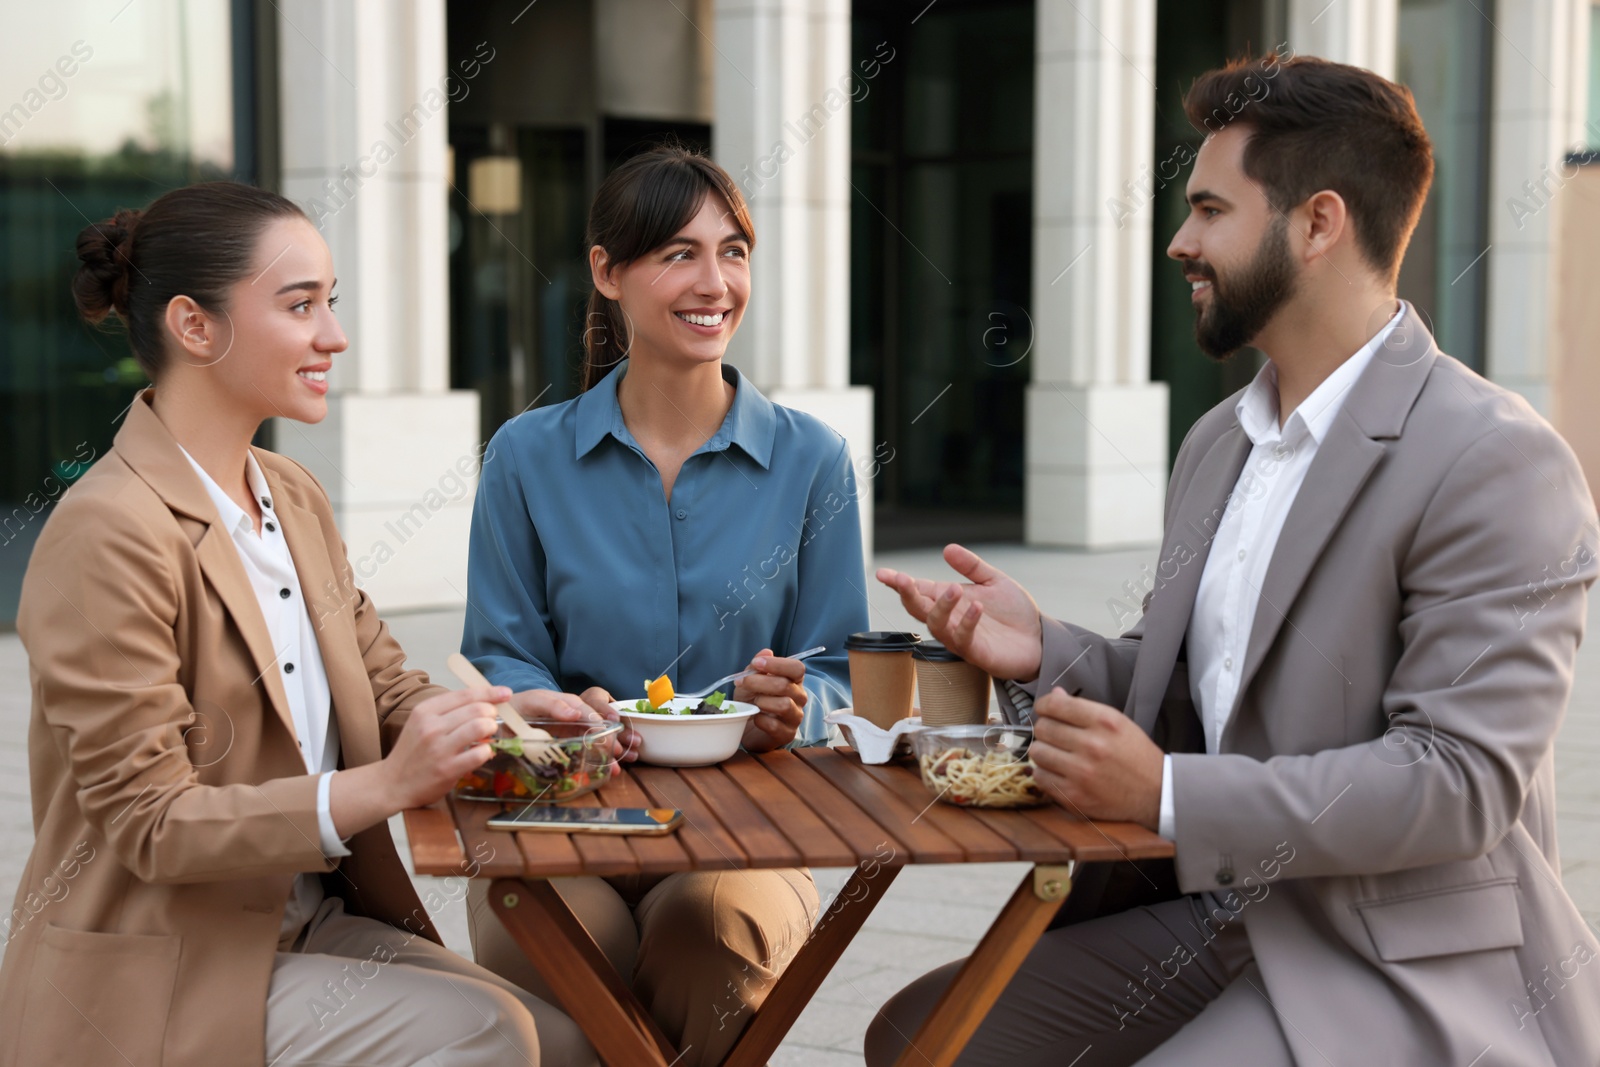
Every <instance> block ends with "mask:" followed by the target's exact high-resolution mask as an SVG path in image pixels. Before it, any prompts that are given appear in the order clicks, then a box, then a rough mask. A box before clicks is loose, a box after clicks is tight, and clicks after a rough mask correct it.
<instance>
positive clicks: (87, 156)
mask: <svg viewBox="0 0 1600 1067" xmlns="http://www.w3.org/2000/svg"><path fill="white" fill-rule="evenodd" d="M251 8H252V5H250V4H247V3H234V4H227V3H213V2H198V0H139V2H138V3H134V4H126V3H125V2H124V0H116V2H106V3H84V4H74V5H66V6H63V5H50V4H21V5H13V6H12V9H11V10H9V11H8V17H7V24H6V29H5V32H4V33H3V34H0V627H7V626H10V625H12V624H13V622H14V620H15V617H16V606H17V596H18V593H19V591H20V588H21V580H22V573H23V570H24V568H25V567H26V565H27V560H28V555H29V553H30V551H31V549H32V545H33V542H34V540H35V539H36V538H37V537H38V533H39V529H40V527H41V526H43V524H44V520H45V518H46V517H47V516H48V514H49V511H50V509H51V507H52V506H53V505H54V504H55V502H56V501H57V500H59V499H60V498H61V494H62V493H64V492H65V491H66V489H67V488H68V487H69V486H70V485H71V484H72V483H73V482H74V481H75V480H77V479H78V478H79V477H81V476H82V475H83V473H84V471H86V470H88V468H89V466H90V464H91V463H93V461H94V460H95V459H97V458H98V457H100V456H102V455H104V454H105V452H106V450H107V449H109V448H110V447H111V442H112V438H113V437H114V436H115V435H116V432H117V429H118V428H119V426H120V425H121V417H122V414H123V412H124V411H126V410H127V406H128V404H129V402H130V401H131V400H132V399H133V396H134V393H135V392H136V391H137V390H138V389H140V388H141V387H142V386H143V385H145V384H146V383H145V379H144V376H143V374H141V373H140V371H139V369H138V367H137V365H135V363H134V361H133V358H132V355H131V353H130V351H129V349H128V346H127V342H126V340H125V339H123V338H122V337H120V336H118V335H116V334H115V333H102V332H99V331H95V330H92V329H89V328H87V327H85V326H84V325H83V324H82V323H81V321H80V320H79V319H78V315H77V312H76V310H75V309H74V307H73V302H72V294H71V291H70V288H69V287H70V285H71V281H72V277H73V274H74V272H75V271H76V269H77V256H76V252H75V240H76V238H77V235H78V231H79V230H81V229H82V228H83V227H84V226H86V225H88V224H89V223H90V222H91V221H98V220H100V219H103V218H106V217H107V216H109V215H110V214H111V213H112V212H114V211H115V210H116V209H118V208H124V207H142V206H144V205H146V204H148V203H149V202H150V201H152V200H154V199H155V198H156V197H158V196H160V195H161V194H162V193H163V192H166V191H167V190H169V189H173V188H177V187H179V186H182V185H187V184H189V183H192V182H196V181H207V180H214V179H220V178H230V177H234V178H243V179H245V180H249V179H251V178H253V177H254V175H253V174H245V173H241V172H240V170H239V167H238V165H237V162H236V160H238V159H239V157H240V156H243V157H244V161H245V165H246V166H247V167H248V166H251V165H252V164H251V163H250V162H249V161H250V160H253V159H254V158H255V155H254V153H253V152H245V153H238V152H236V140H237V139H238V138H240V137H246V138H248V137H250V136H252V131H251V130H249V129H245V128H241V126H242V125H243V124H242V123H241V122H240V121H239V118H238V116H237V115H236V111H237V112H239V113H240V114H242V115H244V116H248V115H249V114H250V113H251V112H252V109H251V108H249V107H244V108H242V109H241V108H236V106H235V105H236V103H239V101H236V95H237V93H236V90H235V87H236V86H243V87H244V91H245V92H246V94H249V93H250V89H249V88H248V87H249V86H250V84H251V81H252V80H253V77H254V74H253V71H252V70H250V69H249V67H250V66H251V63H252V59H251V57H252V55H253V53H252V51H251V50H250V48H249V41H250V40H251V31H252V23H253V20H252V18H251V17H250V10H251ZM241 41H242V42H243V43H244V47H243V48H242V50H241V49H240V47H239V45H240V42H241ZM241 52H242V55H241ZM241 58H242V59H243V62H242V63H241V61H240V60H241ZM245 122H246V123H247V122H248V118H246V120H245Z"/></svg>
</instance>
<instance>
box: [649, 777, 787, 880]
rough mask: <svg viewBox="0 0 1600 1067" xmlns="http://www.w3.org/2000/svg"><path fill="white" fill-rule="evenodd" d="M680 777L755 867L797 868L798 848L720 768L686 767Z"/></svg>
mask: <svg viewBox="0 0 1600 1067" xmlns="http://www.w3.org/2000/svg"><path fill="white" fill-rule="evenodd" d="M678 776H679V777H680V778H682V779H683V780H684V781H686V782H688V783H689V786H690V788H692V789H693V790H694V791H695V792H696V793H698V794H699V795H700V799H701V800H704V801H705V802H706V806H707V807H709V808H710V809H711V811H712V813H713V814H715V815H716V817H717V821H718V822H720V823H722V825H723V826H725V827H727V828H728V830H729V831H730V832H731V833H732V834H733V836H734V837H735V838H736V839H737V840H738V842H739V844H740V845H741V846H742V847H743V848H744V851H745V855H746V856H747V857H748V858H749V861H750V866H752V867H798V866H800V865H801V863H802V862H803V860H802V858H801V856H800V851H799V849H797V848H795V847H794V846H793V845H792V844H790V843H789V839H788V838H787V837H785V836H783V833H782V831H780V830H779V829H778V828H777V826H775V825H774V824H773V821H772V820H771V819H769V818H768V817H767V816H766V814H765V813H763V812H762V810H761V809H760V807H758V806H757V805H755V804H752V803H750V798H749V797H748V796H746V795H745V792H744V790H743V789H740V788H739V785H738V783H737V782H735V781H734V780H733V779H732V778H729V777H728V776H727V775H726V774H724V773H723V772H722V768H721V767H685V768H683V769H682V770H680V771H679V772H678Z"/></svg>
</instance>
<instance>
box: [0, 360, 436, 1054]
mask: <svg viewBox="0 0 1600 1067" xmlns="http://www.w3.org/2000/svg"><path fill="white" fill-rule="evenodd" d="M151 395H152V393H151V392H150V391H146V393H144V394H143V395H141V396H140V398H139V399H138V400H137V401H135V403H134V404H133V406H132V408H131V409H130V410H129V412H128V415H127V419H126V421H125V423H124V424H123V427H122V429H121V430H120V431H119V432H118V433H117V437H116V443H115V446H114V447H113V448H112V449H111V451H110V452H108V453H107V454H106V455H105V457H104V458H102V459H101V460H100V462H98V463H96V464H95V465H94V467H93V468H92V469H91V470H90V471H89V473H88V474H86V475H85V476H84V478H83V479H82V480H81V481H80V482H79V483H78V484H76V485H75V486H73V488H72V490H71V491H70V492H69V493H67V494H66V496H65V497H64V498H63V499H62V501H61V503H60V504H59V505H58V506H57V508H56V510H55V512H54V514H53V515H51V517H50V520H49V522H47V523H46V524H45V527H44V529H43V531H42V533H41V534H40V537H39V541H38V544H37V545H36V546H35V548H34V551H33V558H32V560H31V561H30V563H29V566H28V572H27V576H26V578H25V580H24V582H23V589H22V604H21V609H20V612H19V617H18V620H17V629H18V631H19V632H20V634H21V636H22V641H23V644H24V645H25V646H26V648H27V651H28V658H29V674H30V677H31V681H32V688H33V715H32V720H31V722H30V725H29V731H28V758H29V779H30V785H31V789H32V794H33V826H34V835H35V841H34V846H33V852H32V855H31V856H30V857H29V859H28V865H27V868H26V870H25V871H24V873H23V876H22V883H21V885H20V886H19V887H18V890H17V897H16V903H15V905H14V907H13V910H12V913H11V916H10V919H11V921H10V923H9V924H8V925H7V927H6V931H5V933H6V938H7V940H6V945H5V960H4V964H3V966H0V1064H5V1065H12V1064H15V1065H18V1067H24V1065H25V1067H39V1065H42V1064H47V1063H70V1064H111V1063H117V1064H124V1063H126V1064H133V1065H135V1067H154V1065H157V1064H164V1065H169V1067H172V1065H186V1064H193V1065H196V1067H199V1065H208V1067H209V1065H234V1064H237V1065H239V1067H245V1065H250V1067H261V1064H262V1063H263V1062H264V1060H265V1052H264V1034H265V1014H266V1003H267V986H268V982H269V980H270V978H271V975H272V965H273V955H274V953H275V952H276V950H277V943H278V936H279V924H280V922H281V919H282V915H283V909H284V904H285V902H286V901H287V899H288V896H289V891H290V885H291V882H292V881H293V879H294V877H295V876H296V875H297V874H299V873H301V872H304V871H315V872H321V873H322V874H323V882H324V885H325V886H326V888H327V891H328V892H329V893H333V894H338V895H339V896H341V897H343V898H344V900H345V902H346V907H347V908H348V910H350V911H351V912H353V913H356V914H361V915H368V916H372V917H374V918H378V919H382V920H385V921H387V922H390V923H393V924H395V925H397V926H402V927H404V928H406V929H408V930H410V931H412V932H413V933H417V934H420V935H422V936H426V937H429V938H432V939H434V940H438V936H437V934H436V933H435V932H434V930H433V927H432V924H431V923H430V922H429V921H428V916H427V912H426V911H425V910H424V909H423V907H422V905H421V903H420V902H419V901H418V899H417V896H416V893H415V892H414V891H413V889H412V887H411V882H410V880H409V879H408V878H407V876H406V873H405V870H404V868H403V867H402V866H401V863H400V859H399V857H398V855H397V854H396V852H395V847H394V843H393V841H392V840H391V838H390V835H389V830H388V827H387V825H386V824H383V823H380V824H379V825H377V826H374V827H372V828H370V829H368V830H365V831H363V832H362V833H359V834H357V835H355V837H354V838H353V839H352V840H351V841H350V850H351V854H350V855H349V856H347V857H344V858H343V859H342V860H339V861H333V860H329V859H328V858H327V857H325V856H324V855H323V854H322V852H321V851H320V849H319V837H318V832H317V815H316V785H317V779H316V777H315V776H313V775H308V774H307V773H306V769H305V764H304V762H303V761H302V759H301V756H300V753H299V750H298V748H297V747H296V742H295V738H294V733H293V727H292V725H291V724H292V720H291V718H290V713H289V705H288V701H287V699H286V697H285V694H284V690H283V684H282V681H281V679H280V676H279V672H278V671H277V670H276V669H275V666H276V659H277V655H276V653H275V652H274V650H273V648H272V645H271V642H270V640H269V636H268V633H267V629H266V624H265V622H264V620H263V618H262V615H261V609H260V606H259V604H258V602H257V601H256V598H255V594H254V592H253V591H252V589H251V587H250V584H249V579H248V578H247V577H246V575H245V571H244V568H243V565H242V564H241V563H240V561H239V556H238V552H237V550H236V549H235V547H234V546H233V544H232V543H231V542H230V540H229V536H228V531H227V530H225V529H223V528H222V525H221V521H220V519H219V518H218V516H217V513H216V509H215V508H214V507H213V505H212V503H211V500H210V498H209V497H208V496H207V495H206V492H205V489H204V488H203V487H202V486H201V484H200V481H199V479H198V478H197V477H196V476H195V474H194V471H193V470H192V468H190V466H189V464H188V463H187V461H186V460H185V459H184V457H183V454H182V452H181V451H180V450H179V448H178V445H177V443H176V442H175V441H174V440H173V438H172V436H171V435H170V434H169V433H168V432H167V430H166V427H165V426H163V425H162V423H161V421H160V420H159V419H158V418H157V417H156V416H155V413H154V412H153V411H152V410H151V408H150V406H149V403H148V400H149V398H150V396H151ZM255 454H256V459H257V460H258V461H259V462H260V464H261V468H262V470H263V472H264V473H265V475H266V478H267V484H268V485H269V486H270V487H271V491H272V497H273V504H274V507H275V510H276V511H277V513H278V516H279V519H280V521H281V522H282V523H283V529H284V533H285V535H286V536H287V537H288V540H289V547H290V550H291V552H292V553H293V554H294V561H295V568H296V570H297V571H298V573H299V577H300V583H301V587H302V589H303V590H304V592H305V595H306V596H307V597H309V598H311V600H312V604H311V616H312V618H313V620H315V624H316V631H317V641H318V643H319V644H320V646H321V649H322V658H323V662H324V664H325V666H326V668H327V674H328V685H329V688H330V690H331V692H332V697H333V713H334V715H335V717H336V719H337V721H338V724H339V735H340V748H341V751H342V753H343V757H342V763H343V765H344V766H346V767H350V766H355V765H357V764H362V763H369V762H372V761H374V760H377V759H379V758H381V756H382V754H383V747H384V746H383V745H382V744H380V729H382V730H384V731H386V736H385V739H386V740H388V739H392V735H393V733H394V732H395V731H397V730H398V728H399V724H400V722H401V721H402V720H403V719H404V717H405V715H406V714H408V713H409V709H410V708H411V707H412V706H413V705H415V704H416V703H417V702H418V701H420V700H422V699H423V698H425V697H428V696H431V695H432V694H434V693H436V692H440V691H441V690H440V689H439V688H438V687H436V686H432V685H430V684H429V682H428V679H427V676H426V675H424V674H423V673H422V672H421V671H408V670H406V669H405V655H404V653H403V652H402V651H401V649H400V646H399V645H397V644H396V643H395V641H394V639H393V638H392V637H390V636H389V632H388V629H387V627H385V626H384V624H383V623H382V622H380V621H379V619H378V616H377V612H376V611H375V610H374V609H373V606H372V603H371V602H370V601H369V600H368V599H367V597H366V596H365V594H363V593H361V592H360V591H359V590H358V589H356V588H355V584H354V578H353V575H352V574H351V570H350V566H349V564H348V563H347V562H346V559H345V553H344V547H343V544H342V543H341V541H340V539H339V532H338V530H337V529H335V528H334V522H333V512H332V509H331V507H330V505H329V502H328V498H327V495H326V494H325V493H324V492H323V490H322V487H321V486H320V485H319V484H318V483H317V481H316V479H315V478H313V477H312V476H311V475H310V474H309V473H308V472H307V471H306V470H305V469H304V468H302V467H300V466H299V465H298V464H296V463H295V462H293V461H292V460H289V459H285V458H284V457H282V456H278V455H275V454H273V453H271V452H266V451H262V450H260V449H256V450H255Z"/></svg>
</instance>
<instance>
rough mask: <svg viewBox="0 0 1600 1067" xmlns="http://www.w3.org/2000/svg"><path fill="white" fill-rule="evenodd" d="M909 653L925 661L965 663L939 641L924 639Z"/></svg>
mask: <svg viewBox="0 0 1600 1067" xmlns="http://www.w3.org/2000/svg"><path fill="white" fill-rule="evenodd" d="M911 655H912V656H913V657H914V658H916V659H920V660H923V661H925V662H927V663H965V662H966V660H964V659H962V658H961V657H960V656H958V655H956V654H955V653H954V652H951V651H950V650H949V649H948V648H945V647H944V643H943V642H940V641H931V640H925V641H923V642H922V643H921V644H919V645H917V647H916V648H913V649H912V650H911Z"/></svg>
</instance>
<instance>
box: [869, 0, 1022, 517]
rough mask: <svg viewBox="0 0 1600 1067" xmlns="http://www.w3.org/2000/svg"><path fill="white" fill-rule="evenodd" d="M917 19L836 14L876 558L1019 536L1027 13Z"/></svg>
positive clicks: (949, 12)
mask: <svg viewBox="0 0 1600 1067" xmlns="http://www.w3.org/2000/svg"><path fill="white" fill-rule="evenodd" d="M924 6H926V5H921V4H919V5H916V7H913V8H907V7H906V6H905V5H904V4H900V3H897V2H894V0H856V3H855V4H854V5H853V7H852V26H853V44H852V53H851V54H852V58H853V60H854V61H855V62H856V63H857V64H858V65H857V67H856V69H857V70H861V71H872V73H871V74H870V75H868V79H869V80H866V81H865V82H864V84H865V85H866V86H868V88H867V90H866V91H865V93H864V95H862V96H860V97H858V98H857V100H856V102H855V103H854V104H853V105H852V111H851V122H852V141H853V144H852V151H851V184H852V187H853V188H852V193H851V202H850V241H851V270H850V286H851V294H850V351H851V381H853V382H855V383H856V384H858V385H870V386H872V387H873V389H874V397H875V403H876V426H877V428H878V429H877V433H878V435H879V437H880V438H882V439H883V440H885V441H887V442H889V443H890V444H891V445H893V446H894V448H895V449H896V453H895V454H896V455H897V456H898V457H899V458H897V459H895V460H894V462H892V463H886V464H885V465H884V468H883V472H882V474H881V475H880V476H879V477H878V478H877V479H875V481H874V490H875V493H876V496H875V500H876V501H877V505H878V506H877V510H876V514H875V520H876V527H877V529H876V531H875V536H876V538H877V544H878V546H879V547H880V548H892V547H904V546H909V545H917V544H942V543H944V541H947V540H968V541H974V540H985V541H1009V540H1019V539H1020V538H1021V536H1022V483H1023V444H1024V442H1023V425H1022V419H1021V417H1020V413H1021V411H1022V410H1023V408H1024V406H1025V399H1026V397H1025V390H1026V388H1027V384H1028V375H1029V368H1030V364H1029V363H1028V361H1027V360H1026V358H1025V357H1026V355H1027V353H1028V350H1029V348H1030V346H1031V344H1032V333H1033V324H1032V321H1031V319H1030V318H1029V316H1028V313H1027V311H1026V305H1027V304H1028V303H1029V302H1030V301H1031V299H1032V297H1031V295H1030V283H1031V278H1032V238H1033V210H1032V198H1033V107H1034V100H1033V95H1034V85H1033V68H1034V59H1033V57H1034V5H1033V4H1032V3H1029V2H1026V0H1005V2H1000V0H984V2H981V3H979V2H974V0H946V2H941V3H939V4H937V5H932V6H926V8H927V9H926V10H924V11H923V12H922V14H920V15H917V9H919V8H922V7H924ZM913 16H915V17H913ZM862 64H866V65H862Z"/></svg>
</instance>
